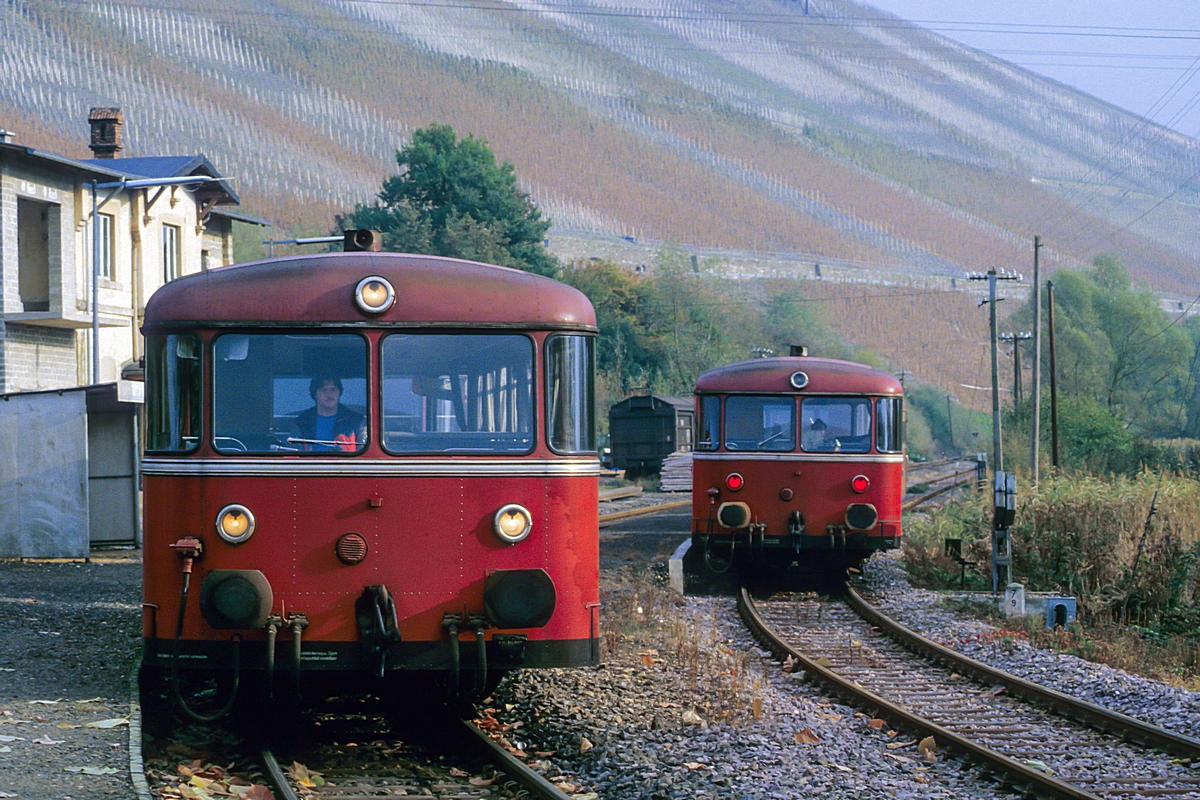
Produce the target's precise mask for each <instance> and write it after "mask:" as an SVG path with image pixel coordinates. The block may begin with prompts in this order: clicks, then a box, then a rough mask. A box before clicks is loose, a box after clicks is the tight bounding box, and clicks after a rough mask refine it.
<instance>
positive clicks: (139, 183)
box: [92, 175, 229, 384]
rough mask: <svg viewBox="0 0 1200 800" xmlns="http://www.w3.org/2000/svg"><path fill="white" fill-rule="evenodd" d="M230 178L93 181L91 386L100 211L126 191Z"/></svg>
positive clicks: (96, 345) (95, 360)
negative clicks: (104, 192) (101, 192)
mask: <svg viewBox="0 0 1200 800" xmlns="http://www.w3.org/2000/svg"><path fill="white" fill-rule="evenodd" d="M223 180H229V178H213V177H210V176H207V175H189V176H187V177H184V178H137V179H135V180H129V179H128V178H121V180H119V181H113V182H111V183H98V182H97V181H96V180H95V179H93V180H92V383H94V384H95V383H99V382H100V209H101V208H103V207H104V205H105V204H106V203H107V202H108V201H109V200H112V199H113V198H114V197H116V196H117V194H118V193H120V192H122V191H124V190H126V189H143V188H145V187H147V186H185V185H188V184H192V183H208V182H209V181H223ZM100 189H111V190H112V191H110V192H109V193H108V194H107V195H105V197H104V199H103V200H97V199H96V198H97V192H98V190H100Z"/></svg>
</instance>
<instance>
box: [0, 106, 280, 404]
mask: <svg viewBox="0 0 1200 800" xmlns="http://www.w3.org/2000/svg"><path fill="white" fill-rule="evenodd" d="M87 121H88V124H89V126H90V128H91V140H90V145H89V146H90V148H91V150H92V153H93V156H94V157H93V158H90V159H74V158H68V157H66V156H62V155H58V154H55V153H50V152H45V151H41V150H37V149H35V148H32V147H26V146H24V145H21V144H20V143H19V142H17V141H15V136H14V134H12V133H10V132H8V131H4V130H0V395H2V394H8V393H12V392H27V391H41V390H47V389H63V388H70V387H76V386H83V385H87V384H92V383H107V382H114V381H116V380H118V379H119V378H120V377H121V371H122V369H123V368H126V369H128V368H129V367H130V365H134V364H136V363H137V361H138V359H139V358H140V357H141V356H142V352H143V351H142V339H141V334H140V333H139V328H140V326H141V321H142V312H143V309H144V308H145V305H146V300H147V299H148V298H149V297H150V295H151V294H153V293H154V291H155V290H156V289H158V287H160V286H162V285H163V284H164V283H166V282H168V281H170V280H173V279H175V278H177V277H179V276H180V275H187V274H190V273H194V272H199V271H201V270H205V269H209V268H211V267H217V266H223V265H226V264H231V263H233V259H234V255H233V236H232V226H233V223H234V222H236V221H240V222H246V223H252V224H263V223H261V222H260V221H258V220H254V219H252V218H249V217H245V216H243V215H240V214H237V213H236V212H234V211H233V210H232V209H234V208H236V207H237V206H238V204H239V200H238V196H237V194H236V193H235V192H234V190H233V188H232V186H231V184H230V182H229V181H228V180H227V179H224V178H223V177H222V176H221V175H220V174H219V173H218V171H217V170H216V168H215V167H214V166H213V165H212V164H211V163H210V162H209V161H208V159H207V158H205V157H204V156H203V155H198V154H197V155H182V156H151V157H138V158H121V157H120V153H121V151H122V150H123V145H122V126H123V124H124V117H123V115H122V113H121V110H120V109H117V108H93V109H92V110H91V113H90V114H89V115H88V120H87ZM188 177H202V178H208V179H210V180H208V181H206V182H203V183H191V184H174V185H157V186H141V187H136V182H139V181H141V182H143V183H144V182H146V181H147V179H149V180H150V181H153V180H159V181H163V180H171V179H175V180H178V179H181V178H188ZM93 183H94V184H96V185H98V186H103V185H105V184H107V185H108V188H99V189H97V190H96V202H97V203H103V205H102V206H101V207H100V208H99V213H98V215H97V218H98V231H93V224H92V219H91V217H92V205H93V200H92V194H93V188H92V187H93ZM123 183H135V187H136V188H131V187H124V186H121V185H120V184H123ZM94 234H98V238H99V244H100V247H99V252H100V257H99V260H98V267H99V269H98V270H97V271H96V273H95V274H98V276H99V278H98V280H97V281H96V289H97V294H98V299H99V302H97V303H96V304H95V307H93V304H92V297H93V281H92V276H93V274H94V272H93V256H92V253H93V249H94V243H95V240H94V239H93V235H94ZM93 317H95V319H96V321H97V322H98V325H99V327H98V329H99V337H98V342H99V356H100V357H99V364H98V367H99V369H98V370H97V375H96V377H97V379H96V380H93V364H92V359H93V349H94V348H93V344H92V328H93Z"/></svg>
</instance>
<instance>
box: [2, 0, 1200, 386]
mask: <svg viewBox="0 0 1200 800" xmlns="http://www.w3.org/2000/svg"><path fill="white" fill-rule="evenodd" d="M806 9H807V12H808V13H806ZM0 41H3V42H4V47H3V48H2V49H0V127H2V128H5V129H8V130H11V131H14V132H15V135H16V141H17V142H18V143H22V144H28V145H31V146H35V147H42V148H45V149H49V150H53V151H55V152H60V153H63V154H66V155H72V156H79V157H84V156H87V155H88V152H87V149H86V134H87V125H86V118H87V112H88V109H89V108H90V107H93V106H120V107H121V108H122V109H123V112H124V116H125V120H126V130H125V143H126V151H125V153H124V154H123V155H126V156H133V157H136V156H149V155H162V154H180V153H196V152H200V153H204V154H205V155H207V156H208V158H209V159H210V160H211V161H212V162H213V163H214V164H216V165H217V167H218V168H219V169H220V170H221V171H222V172H223V173H224V174H226V175H229V176H232V177H233V179H234V180H235V181H236V182H237V183H236V185H237V186H238V190H239V194H240V195H241V197H242V198H243V200H244V205H245V207H244V209H243V210H245V211H247V212H249V213H252V214H256V215H258V216H261V217H263V218H265V219H268V220H270V221H272V222H273V223H274V224H275V225H276V226H277V228H276V229H275V230H274V232H273V235H275V236H284V235H287V234H289V233H290V234H293V235H311V234H314V233H323V232H326V231H327V230H328V229H329V227H330V226H331V224H332V222H333V219H334V217H335V215H337V214H339V213H344V212H346V211H349V210H351V209H352V208H353V207H354V205H355V204H357V203H364V202H370V201H371V200H372V199H373V198H374V196H375V194H376V192H377V191H378V190H379V187H380V184H381V182H382V181H383V180H384V179H385V178H386V177H387V176H389V175H391V174H394V173H395V171H396V163H395V154H396V151H397V149H398V148H400V147H401V146H403V144H404V143H405V142H406V141H407V140H408V137H409V136H410V135H411V133H412V131H413V130H415V129H417V128H420V127H424V126H427V125H429V124H431V123H435V122H438V123H448V124H450V125H451V126H453V127H454V129H455V131H456V132H457V133H459V134H460V135H467V134H471V135H474V136H476V137H479V138H481V139H484V140H486V141H487V142H488V144H489V145H490V146H491V148H492V149H493V150H494V151H495V152H496V153H497V155H498V156H499V158H501V159H503V160H507V161H510V162H511V163H512V164H513V165H514V167H515V171H516V174H517V175H518V176H519V179H520V181H521V183H522V187H523V188H524V189H525V190H526V191H528V192H529V193H530V194H531V195H532V196H533V198H534V200H535V201H536V202H537V203H538V204H539V205H540V206H541V207H542V208H543V209H544V211H545V212H546V214H547V215H548V216H549V217H550V218H551V219H552V220H553V222H554V227H553V228H552V230H551V236H550V243H551V247H552V248H553V249H556V250H557V251H559V253H560V255H562V256H564V257H575V256H581V257H595V256H601V255H605V254H606V253H607V252H610V251H611V252H620V253H621V257H622V259H623V260H625V261H628V260H630V259H631V258H632V259H634V260H637V259H638V258H640V256H639V255H638V254H637V248H645V249H648V250H653V248H654V247H656V246H657V245H658V244H660V243H672V244H673V245H674V246H677V247H680V248H683V249H685V250H688V251H691V252H693V253H698V254H703V255H704V256H705V257H711V256H712V255H713V254H717V253H733V254H738V255H737V257H732V256H731V257H730V258H729V260H728V263H729V264H730V267H729V269H730V270H731V271H736V270H737V269H740V267H738V266H737V265H739V264H747V263H752V262H753V261H754V260H755V259H756V258H759V257H769V258H773V259H775V260H777V261H780V262H781V263H786V264H789V265H791V267H789V268H795V269H797V270H800V271H801V272H804V273H805V277H822V278H823V279H832V278H833V277H834V276H839V275H840V276H843V277H845V278H847V279H849V280H859V281H862V280H868V279H870V280H875V279H876V278H878V277H879V276H881V275H882V276H884V279H885V280H886V281H897V280H915V281H918V282H919V281H921V280H925V279H932V278H939V279H948V278H957V279H958V281H959V288H960V290H961V288H962V283H963V281H962V279H963V278H965V276H966V273H967V272H969V271H974V270H983V269H989V268H992V267H998V268H1008V269H1019V270H1022V271H1024V272H1026V273H1028V272H1029V265H1030V263H1031V261H1032V237H1033V236H1034V235H1035V234H1038V235H1040V236H1041V237H1042V241H1043V243H1044V248H1043V250H1042V257H1043V264H1044V265H1045V267H1046V269H1047V270H1048V271H1051V270H1053V268H1054V267H1056V266H1058V265H1066V266H1072V267H1078V266H1081V265H1084V264H1087V263H1089V262H1090V261H1091V259H1092V258H1093V257H1094V256H1096V255H1097V254H1098V253H1102V252H1108V253H1113V254H1115V255H1116V256H1117V257H1118V258H1120V259H1121V260H1122V261H1123V262H1124V263H1125V264H1126V265H1127V267H1128V270H1129V274H1130V275H1131V276H1132V277H1133V278H1134V279H1135V280H1137V281H1141V282H1144V283H1146V284H1147V285H1149V286H1151V287H1152V288H1154V289H1156V290H1158V291H1159V292H1161V293H1163V294H1164V295H1166V296H1168V297H1170V298H1172V299H1179V300H1182V299H1183V298H1184V297H1185V296H1187V299H1188V300H1190V299H1191V298H1190V296H1191V295H1192V294H1194V292H1195V288H1194V287H1195V285H1196V283H1197V277H1198V276H1200V214H1197V213H1195V212H1196V207H1197V205H1200V182H1196V181H1195V180H1193V178H1194V176H1195V175H1196V174H1197V173H1200V143H1198V142H1197V141H1195V140H1193V139H1189V138H1187V137H1185V136H1182V135H1180V134H1178V133H1175V132H1173V131H1170V130H1168V129H1165V128H1162V127H1159V126H1156V125H1153V124H1150V123H1148V122H1146V121H1145V120H1142V119H1140V118H1138V117H1136V116H1134V115H1131V114H1129V113H1127V112H1125V111H1123V110H1121V109H1118V108H1115V107H1113V106H1111V105H1108V104H1105V103H1103V102H1101V101H1099V100H1097V99H1095V98H1093V97H1090V96H1087V95H1085V94H1082V93H1080V92H1078V91H1075V90H1073V89H1070V88H1069V87H1066V86H1063V85H1061V84H1058V83H1055V82H1053V81H1049V80H1047V79H1044V78H1041V77H1038V76H1036V75H1034V74H1032V73H1030V72H1028V71H1025V70H1023V69H1020V68H1018V67H1015V66H1013V65H1012V64H1009V63H1007V62H1004V61H1001V60H998V59H996V58H993V57H991V56H988V55H985V54H983V53H980V52H978V51H975V50H972V49H970V48H967V47H964V46H962V45H959V44H957V43H954V42H951V41H950V40H947V39H945V38H944V37H941V36H938V35H936V34H933V33H931V32H929V31H926V30H924V29H921V28H919V27H917V26H914V25H912V24H909V23H907V22H904V21H902V20H899V19H897V18H895V17H892V16H889V15H887V14H884V13H882V12H879V11H877V10H875V9H873V8H871V7H870V6H867V5H863V4H860V3H855V2H850V1H849V0H809V1H808V2H796V1H795V0H635V1H634V2H632V3H627V4H615V3H611V2H608V1H607V0H573V2H571V3H552V2H543V0H496V1H495V2H487V3H443V2H410V1H408V0H375V1H374V2H353V1H352V0H304V1H303V2H302V1H301V0H260V1H259V2H255V3H251V2H247V0H206V1H205V2H203V3H200V2H197V0H159V2H156V3H154V4H145V3H140V2H133V0H87V1H86V2H79V0H0ZM622 248H624V249H622ZM243 255H254V253H247V252H243ZM649 260H650V259H646V261H647V262H649ZM821 269H824V273H823V274H822V275H820V276H817V275H815V273H816V272H818V271H820V270H821ZM751 271H753V270H751ZM809 273H813V274H809ZM1026 280H1028V278H1027V279H1026ZM964 297H965V295H964ZM849 311H852V310H848V312H849ZM855 313H856V312H855ZM851 319H852V320H853V319H855V318H853V317H852V318H851ZM881 324H882V323H881ZM852 325H853V323H852ZM871 325H874V323H871ZM866 327H870V326H868V325H866V324H865V323H864V325H863V326H862V327H861V328H860V329H858V330H859V331H860V332H859V334H857V335H856V336H855V337H854V338H858V337H859V336H865V335H866V333H865V329H866ZM884 338H885V339H886V338H887V337H886V336H884ZM863 343H864V344H867V345H871V346H873V345H874V342H871V341H863ZM935 357H940V356H938V355H937V354H936V353H932V352H931V353H930V354H929V358H930V359H933V358H935ZM956 375H957V373H956ZM946 380H947V381H950V380H951V379H949V378H947V379H946ZM953 382H958V383H966V382H968V381H967V380H966V379H965V377H964V378H962V379H961V380H960V379H958V378H957V377H956V378H955V379H954V381H953Z"/></svg>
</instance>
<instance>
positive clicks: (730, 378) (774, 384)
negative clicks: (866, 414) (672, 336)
mask: <svg viewBox="0 0 1200 800" xmlns="http://www.w3.org/2000/svg"><path fill="white" fill-rule="evenodd" d="M797 371H800V372H803V373H804V374H805V375H807V376H808V385H807V386H805V387H804V388H803V389H795V388H793V387H792V385H791V383H790V379H791V376H792V375H793V374H794V373H795V372H797ZM696 391H697V392H797V393H799V394H884V395H887V394H894V395H899V394H903V393H904V387H903V386H901V385H900V381H898V380H896V376H895V375H892V374H891V373H890V372H884V371H883V370H881V369H875V368H874V367H868V366H867V365H866V364H855V363H854V362H852V361H838V360H837V359H833V358H801V357H790V356H789V357H783V358H756V359H754V360H752V361H739V362H737V363H736V364H725V365H724V366H720V367H715V368H713V369H710V370H708V371H707V372H705V373H703V374H702V375H701V376H700V377H699V378H697V379H696Z"/></svg>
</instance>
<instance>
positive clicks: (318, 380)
mask: <svg viewBox="0 0 1200 800" xmlns="http://www.w3.org/2000/svg"><path fill="white" fill-rule="evenodd" d="M327 383H332V384H333V385H334V386H336V387H337V390H338V394H345V392H344V391H343V390H342V379H341V378H339V377H338V376H337V375H334V374H333V373H332V372H322V373H319V374H317V375H315V376H313V379H312V380H311V381H309V382H308V396H309V397H311V398H312V399H313V400H316V399H317V389H320V388H321V387H322V386H324V385H325V384H327Z"/></svg>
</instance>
